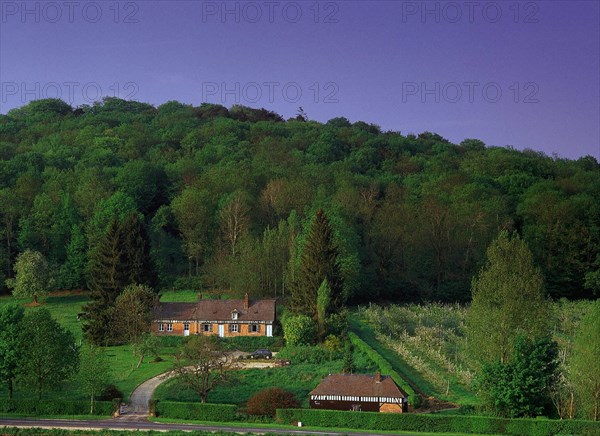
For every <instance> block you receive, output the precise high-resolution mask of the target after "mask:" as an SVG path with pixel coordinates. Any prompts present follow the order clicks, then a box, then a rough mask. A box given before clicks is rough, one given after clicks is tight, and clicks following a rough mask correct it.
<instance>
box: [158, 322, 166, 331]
mask: <svg viewBox="0 0 600 436" xmlns="http://www.w3.org/2000/svg"><path fill="white" fill-rule="evenodd" d="M158 331H159V332H164V331H165V325H164V324H163V323H162V322H161V323H159V324H158Z"/></svg>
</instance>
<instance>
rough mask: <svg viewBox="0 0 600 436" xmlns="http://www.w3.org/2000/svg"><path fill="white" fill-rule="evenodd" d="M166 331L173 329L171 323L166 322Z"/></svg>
mask: <svg viewBox="0 0 600 436" xmlns="http://www.w3.org/2000/svg"><path fill="white" fill-rule="evenodd" d="M167 331H168V332H172V331H173V323H168V324H167Z"/></svg>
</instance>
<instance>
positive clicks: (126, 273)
mask: <svg viewBox="0 0 600 436" xmlns="http://www.w3.org/2000/svg"><path fill="white" fill-rule="evenodd" d="M89 258H90V259H89V278H88V286H89V288H90V290H91V291H92V293H91V298H92V301H91V302H90V303H89V304H88V305H86V306H85V307H84V311H85V313H86V319H87V321H88V322H87V323H86V325H85V326H84V332H85V334H86V336H87V338H88V340H90V341H91V342H92V343H94V344H97V345H98V344H105V343H107V341H109V340H112V339H114V338H115V333H114V332H112V331H111V330H112V329H111V324H112V319H113V313H112V312H113V308H114V304H115V301H116V299H117V297H118V296H119V295H120V294H121V292H122V291H123V290H124V289H125V288H126V287H127V286H128V285H130V284H145V285H154V284H155V283H156V274H155V272H154V268H153V267H152V261H151V259H150V249H149V242H148V235H147V233H146V230H145V228H144V225H143V223H142V222H141V221H140V219H139V217H138V215H137V214H135V213H133V214H130V215H128V216H127V218H126V219H125V220H124V221H123V223H121V222H120V221H119V220H118V219H117V218H114V219H113V220H112V221H111V222H110V224H109V226H108V229H107V230H106V233H105V234H104V236H103V237H102V238H100V240H99V241H98V245H97V246H96V247H92V248H91V249H90V254H89Z"/></svg>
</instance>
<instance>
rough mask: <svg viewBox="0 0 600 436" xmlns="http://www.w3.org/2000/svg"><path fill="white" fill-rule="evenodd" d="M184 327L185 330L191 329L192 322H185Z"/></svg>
mask: <svg viewBox="0 0 600 436" xmlns="http://www.w3.org/2000/svg"><path fill="white" fill-rule="evenodd" d="M183 329H184V330H189V329H190V323H189V322H186V323H184V324H183Z"/></svg>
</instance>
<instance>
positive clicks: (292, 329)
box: [281, 314, 317, 345]
mask: <svg viewBox="0 0 600 436" xmlns="http://www.w3.org/2000/svg"><path fill="white" fill-rule="evenodd" d="M281 325H282V326H283V337H284V338H285V342H286V345H310V344H314V343H315V341H316V339H317V326H316V323H315V322H314V321H313V320H312V319H311V318H310V317H308V316H306V315H289V314H288V315H285V316H284V317H283V319H282V320H281Z"/></svg>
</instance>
